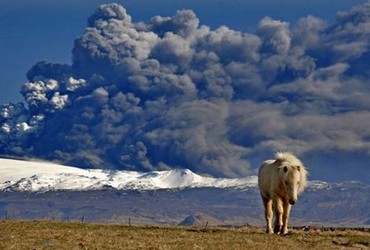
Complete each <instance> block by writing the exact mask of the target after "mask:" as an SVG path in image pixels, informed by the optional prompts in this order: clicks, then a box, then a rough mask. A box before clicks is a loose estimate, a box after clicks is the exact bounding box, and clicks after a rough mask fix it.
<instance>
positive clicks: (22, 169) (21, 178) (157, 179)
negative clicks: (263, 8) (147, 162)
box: [0, 158, 330, 192]
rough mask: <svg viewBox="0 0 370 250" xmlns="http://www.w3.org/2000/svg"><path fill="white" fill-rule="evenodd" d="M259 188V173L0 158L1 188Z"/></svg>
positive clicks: (313, 185)
mask: <svg viewBox="0 0 370 250" xmlns="http://www.w3.org/2000/svg"><path fill="white" fill-rule="evenodd" d="M204 187H212V188H238V189H244V188H257V176H247V177H242V178H213V177H206V176H201V175H198V174H196V173H193V172H192V171H191V170H189V169H173V170H166V171H152V172H136V171H122V170H102V169H81V168H76V167H71V166H65V165H59V164H55V163H50V162H40V161H39V162H38V161H23V160H14V159H2V158H0V191H18V192H47V191H57V190H58V191H61V190H64V191H88V190H104V189H117V190H157V189H183V188H204ZM329 187H330V184H329V183H326V182H323V181H310V182H309V188H314V189H321V188H329Z"/></svg>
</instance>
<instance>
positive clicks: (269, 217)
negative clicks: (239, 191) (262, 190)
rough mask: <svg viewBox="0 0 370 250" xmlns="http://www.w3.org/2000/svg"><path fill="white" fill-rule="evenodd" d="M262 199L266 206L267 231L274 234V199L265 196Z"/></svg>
mask: <svg viewBox="0 0 370 250" xmlns="http://www.w3.org/2000/svg"><path fill="white" fill-rule="evenodd" d="M262 200H263V205H264V207H265V219H266V233H268V234H272V233H273V230H272V216H273V212H272V200H271V199H268V198H264V197H262Z"/></svg>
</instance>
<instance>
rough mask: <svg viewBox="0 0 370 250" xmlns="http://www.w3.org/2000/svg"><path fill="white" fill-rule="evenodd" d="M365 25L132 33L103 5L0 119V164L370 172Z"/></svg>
mask: <svg viewBox="0 0 370 250" xmlns="http://www.w3.org/2000/svg"><path fill="white" fill-rule="evenodd" d="M369 16H370V4H369V3H365V4H364V5H362V6H358V7H354V8H352V9H351V10H349V11H347V12H341V13H338V16H337V22H336V23H335V24H333V25H328V24H327V23H326V22H325V21H324V20H321V19H319V18H316V17H313V16H308V17H303V18H302V19H300V20H299V21H298V22H297V23H296V24H289V23H287V22H283V21H279V20H274V19H272V18H269V17H265V18H263V19H262V20H261V21H260V23H259V25H258V27H257V29H256V32H255V34H249V33H242V32H239V31H235V30H232V29H230V28H228V27H226V26H222V27H219V28H217V29H215V30H212V29H211V28H210V27H208V26H206V25H200V22H199V19H198V18H197V16H196V14H195V13H194V12H193V11H191V10H180V11H178V12H177V13H175V15H174V16H171V17H161V16H155V17H153V18H151V19H150V21H149V22H147V23H143V22H139V23H135V22H133V21H132V18H131V17H130V16H129V14H127V12H126V10H125V9H124V7H122V6H120V5H118V4H106V5H102V6H100V7H99V8H98V9H97V10H96V11H95V13H94V14H93V15H92V16H91V17H90V18H89V19H88V27H87V28H86V30H85V32H84V33H83V34H82V36H81V37H79V38H77V39H76V40H75V43H74V48H73V50H72V57H73V61H72V65H64V64H56V63H55V64H54V63H49V62H39V63H37V64H35V66H33V67H32V68H31V69H30V71H29V72H28V73H27V78H28V82H27V83H25V84H24V85H23V87H22V89H21V93H22V95H23V96H24V99H25V104H23V103H20V104H11V103H8V104H3V105H1V106H0V111H1V112H0V138H1V142H0V143H1V144H0V145H1V148H0V153H1V154H6V155H18V156H32V157H40V158H45V159H50V160H58V161H61V162H64V163H68V164H73V165H78V166H82V167H97V168H101V167H103V168H114V169H115V168H120V169H134V170H145V171H146V170H156V169H166V168H178V167H182V168H190V169H191V170H193V171H196V172H198V173H206V174H211V175H217V176H242V175H247V174H250V173H252V172H253V171H255V168H256V167H257V166H255V165H254V164H255V163H256V162H258V161H260V160H262V159H263V158H264V157H265V156H267V155H269V154H271V153H272V152H273V151H277V150H290V151H293V152H295V153H297V154H299V155H300V156H302V157H303V158H304V157H305V156H312V155H314V154H318V155H319V156H322V155H325V154H326V152H327V153H330V154H333V152H337V153H338V154H342V153H344V154H346V155H348V154H352V153H353V154H356V155H358V154H361V155H362V156H363V157H365V158H368V159H370V140H369V138H370V130H369V126H368V124H369V123H370V110H369V107H370V101H369V100H370V89H369V87H368V86H369V84H370V75H369V72H370V70H369V69H370V65H369V63H370V60H369V55H370V18H369ZM323 164H325V162H323ZM362 167H364V166H362ZM314 169H315V168H314Z"/></svg>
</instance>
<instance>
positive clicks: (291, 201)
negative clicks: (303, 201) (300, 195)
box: [289, 200, 297, 205]
mask: <svg viewBox="0 0 370 250" xmlns="http://www.w3.org/2000/svg"><path fill="white" fill-rule="evenodd" d="M296 202H297V201H296V200H289V204H290V205H294V204H295V203H296Z"/></svg>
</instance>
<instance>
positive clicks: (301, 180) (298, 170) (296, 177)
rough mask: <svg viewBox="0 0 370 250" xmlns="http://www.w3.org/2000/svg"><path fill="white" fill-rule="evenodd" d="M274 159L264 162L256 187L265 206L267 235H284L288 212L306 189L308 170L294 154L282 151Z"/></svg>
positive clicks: (286, 231) (286, 227) (286, 230)
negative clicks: (273, 220)
mask: <svg viewBox="0 0 370 250" xmlns="http://www.w3.org/2000/svg"><path fill="white" fill-rule="evenodd" d="M275 157H276V159H275V160H267V161H265V162H263V163H262V164H261V166H260V169H259V172H258V187H259V189H260V193H261V197H262V201H263V205H264V207H265V219H266V232H267V233H273V232H274V233H280V234H286V233H288V221H289V215H290V209H291V206H292V205H294V204H295V203H296V202H297V201H298V194H300V193H301V192H303V190H304V189H305V187H306V183H307V181H306V180H307V171H306V169H305V167H304V166H303V164H302V162H301V161H300V160H299V159H298V158H297V157H295V156H294V155H293V154H290V153H287V152H282V153H277V154H276V155H275ZM273 215H275V225H274V230H273V229H272V218H273Z"/></svg>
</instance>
